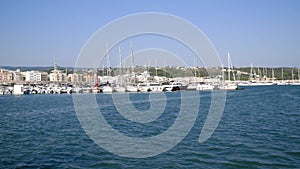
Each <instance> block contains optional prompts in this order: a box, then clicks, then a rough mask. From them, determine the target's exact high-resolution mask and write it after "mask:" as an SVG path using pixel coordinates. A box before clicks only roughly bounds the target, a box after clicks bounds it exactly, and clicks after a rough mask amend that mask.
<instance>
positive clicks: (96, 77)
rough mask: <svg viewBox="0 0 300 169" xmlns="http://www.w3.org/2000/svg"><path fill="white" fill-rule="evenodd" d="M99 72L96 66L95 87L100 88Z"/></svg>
mask: <svg viewBox="0 0 300 169" xmlns="http://www.w3.org/2000/svg"><path fill="white" fill-rule="evenodd" d="M98 85H99V84H98V70H97V68H96V65H95V87H98Z"/></svg>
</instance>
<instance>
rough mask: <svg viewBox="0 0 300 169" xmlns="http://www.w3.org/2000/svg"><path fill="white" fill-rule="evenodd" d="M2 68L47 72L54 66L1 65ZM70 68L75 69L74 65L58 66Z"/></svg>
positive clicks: (59, 67)
mask: <svg viewBox="0 0 300 169" xmlns="http://www.w3.org/2000/svg"><path fill="white" fill-rule="evenodd" d="M0 68H2V69H7V70H13V71H15V70H17V69H20V71H30V70H37V71H43V72H47V71H49V70H52V69H53V66H0ZM66 68H67V69H69V70H73V69H74V68H73V67H61V66H58V69H66Z"/></svg>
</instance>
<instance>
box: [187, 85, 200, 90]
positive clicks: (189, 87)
mask: <svg viewBox="0 0 300 169" xmlns="http://www.w3.org/2000/svg"><path fill="white" fill-rule="evenodd" d="M197 85H198V84H197V83H190V84H188V86H187V87H186V90H196V88H197Z"/></svg>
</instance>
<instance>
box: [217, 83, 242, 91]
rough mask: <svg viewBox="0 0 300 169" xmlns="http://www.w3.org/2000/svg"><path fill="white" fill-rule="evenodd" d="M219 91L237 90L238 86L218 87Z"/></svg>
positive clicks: (230, 84) (226, 85) (231, 84)
mask: <svg viewBox="0 0 300 169" xmlns="http://www.w3.org/2000/svg"><path fill="white" fill-rule="evenodd" d="M218 88H219V89H220V90H237V89H238V86H237V85H236V84H233V83H229V84H225V85H220V86H218Z"/></svg>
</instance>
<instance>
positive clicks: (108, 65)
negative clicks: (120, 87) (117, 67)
mask: <svg viewBox="0 0 300 169" xmlns="http://www.w3.org/2000/svg"><path fill="white" fill-rule="evenodd" d="M106 66H107V70H106V71H107V72H106V73H107V76H110V71H111V70H110V61H109V49H108V43H107V42H106Z"/></svg>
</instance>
